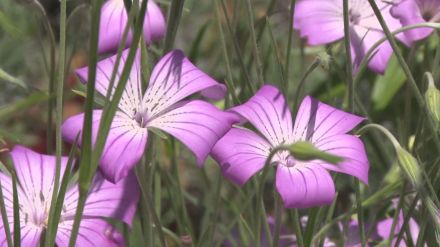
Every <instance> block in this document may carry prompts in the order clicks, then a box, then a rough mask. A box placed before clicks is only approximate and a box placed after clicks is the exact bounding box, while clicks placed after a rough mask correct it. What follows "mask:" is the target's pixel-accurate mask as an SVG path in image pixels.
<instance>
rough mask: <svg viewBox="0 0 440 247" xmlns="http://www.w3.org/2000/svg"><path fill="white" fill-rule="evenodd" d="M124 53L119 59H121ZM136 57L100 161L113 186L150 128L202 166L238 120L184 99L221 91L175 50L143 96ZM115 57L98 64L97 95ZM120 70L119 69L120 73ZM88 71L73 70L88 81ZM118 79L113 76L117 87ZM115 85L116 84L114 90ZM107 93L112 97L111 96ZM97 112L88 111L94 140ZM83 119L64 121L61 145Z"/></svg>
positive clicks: (128, 167) (212, 95) (163, 61)
mask: <svg viewBox="0 0 440 247" xmlns="http://www.w3.org/2000/svg"><path fill="white" fill-rule="evenodd" d="M127 54H128V50H126V51H124V52H123V54H122V60H123V61H125V58H126V56H127ZM139 57H140V56H137V57H136V60H135V63H134V65H133V67H132V70H131V74H130V77H129V79H128V82H127V85H126V88H125V91H124V93H123V95H122V98H121V100H120V102H119V108H118V110H117V111H116V115H115V117H114V119H113V122H112V125H111V129H110V132H109V135H108V137H107V141H106V144H105V147H104V151H103V154H102V156H101V160H100V166H101V170H102V172H103V174H104V175H105V177H106V178H107V179H108V180H110V181H112V182H118V181H119V180H120V179H121V178H123V177H125V176H126V174H127V173H128V172H129V171H130V170H131V169H132V168H133V167H134V165H135V164H136V163H137V162H138V161H139V160H140V159H141V157H142V155H143V154H144V151H145V147H146V144H147V136H148V130H149V129H153V128H155V129H160V130H162V131H164V132H167V133H169V134H171V135H173V136H174V137H176V138H177V139H179V140H180V141H181V142H183V143H184V144H185V145H186V146H187V147H188V148H189V149H191V150H192V151H193V152H194V153H195V155H196V157H197V164H198V165H199V166H201V165H202V164H203V163H204V161H205V159H206V158H207V156H208V154H209V152H210V151H211V149H212V147H213V146H214V145H215V143H216V142H217V140H218V139H220V138H221V137H222V136H223V135H224V134H225V133H226V132H227V131H228V130H229V129H230V128H231V126H232V124H233V123H234V122H235V121H236V120H237V118H236V116H235V115H234V114H231V113H227V112H223V111H221V110H219V109H218V108H217V107H215V106H214V105H212V104H210V103H208V102H205V101H202V100H183V99H184V98H186V97H188V96H190V95H192V94H194V93H196V92H199V91H202V92H201V93H202V95H204V96H206V97H209V98H212V99H220V98H222V97H223V96H224V94H225V91H226V87H225V86H224V85H222V84H219V83H218V82H216V81H215V80H213V79H212V78H211V77H209V76H208V75H207V74H205V73H204V72H202V71H201V70H199V69H198V68H197V67H196V66H194V65H193V64H192V63H191V62H190V61H189V60H188V59H187V58H186V57H185V56H184V54H183V52H181V51H178V50H174V51H171V52H169V53H168V54H167V55H165V56H164V57H163V58H162V59H161V60H160V61H159V62H158V64H157V65H156V66H155V67H154V69H153V71H152V74H151V77H150V81H149V84H148V88H147V89H146V92H145V94H144V95H143V96H142V89H141V75H140V73H141V69H140V59H139ZM115 59H116V56H113V57H110V58H107V59H104V60H102V61H100V62H99V63H98V70H97V78H96V90H97V91H98V92H99V93H101V94H103V95H106V93H107V90H108V86H109V83H110V82H109V81H110V77H111V74H112V70H113V67H114V62H115ZM122 68H123V66H119V68H118V69H119V73H120V72H121V71H122ZM87 70H88V69H87V68H82V69H79V70H78V71H77V74H78V76H79V77H80V79H81V80H82V81H83V82H86V81H87ZM118 79H119V77H118V76H117V78H116V82H117V81H118ZM116 85H117V83H115V85H114V88H115V87H116ZM114 88H113V90H112V93H113V91H114ZM101 114H102V111H101V110H95V111H94V112H93V126H92V128H93V139H94V140H95V139H96V135H97V133H98V128H99V123H100V119H101ZM83 118H84V114H80V115H76V116H73V117H71V118H69V119H67V120H66V121H65V123H64V124H63V126H62V132H63V136H64V138H65V140H67V141H70V142H73V140H74V139H75V137H76V135H77V133H78V132H80V131H81V129H82V124H83Z"/></svg>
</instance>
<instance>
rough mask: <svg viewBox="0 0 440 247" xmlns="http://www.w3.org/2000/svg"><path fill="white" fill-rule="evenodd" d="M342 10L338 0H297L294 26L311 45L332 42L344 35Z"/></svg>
mask: <svg viewBox="0 0 440 247" xmlns="http://www.w3.org/2000/svg"><path fill="white" fill-rule="evenodd" d="M342 12H343V10H342V2H341V1H338V0H303V1H297V4H296V5H295V15H294V22H293V23H294V27H295V29H297V30H299V32H300V35H301V37H302V38H307V43H308V44H309V45H323V44H328V43H332V42H334V41H337V40H339V39H342V38H343V37H344V22H343V18H342V16H343V15H342Z"/></svg>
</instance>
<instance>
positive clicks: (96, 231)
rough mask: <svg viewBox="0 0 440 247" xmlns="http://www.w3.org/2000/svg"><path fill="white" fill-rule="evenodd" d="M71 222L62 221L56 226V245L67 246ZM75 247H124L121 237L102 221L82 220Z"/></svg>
mask: <svg viewBox="0 0 440 247" xmlns="http://www.w3.org/2000/svg"><path fill="white" fill-rule="evenodd" d="M72 226H73V221H64V222H62V223H60V224H59V225H58V232H57V235H56V240H55V242H56V244H57V245H58V246H68V245H69V239H70V235H71V232H72ZM76 246H81V247H83V246H84V247H88V246H90V247H95V246H106V247H107V246H109V247H111V246H124V239H123V237H122V235H121V234H120V233H119V232H118V231H117V230H116V229H115V228H114V227H113V226H111V225H110V224H109V223H107V222H106V221H105V220H103V219H83V220H81V225H80V227H79V231H78V238H77V240H76Z"/></svg>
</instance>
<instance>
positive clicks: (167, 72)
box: [143, 50, 226, 117]
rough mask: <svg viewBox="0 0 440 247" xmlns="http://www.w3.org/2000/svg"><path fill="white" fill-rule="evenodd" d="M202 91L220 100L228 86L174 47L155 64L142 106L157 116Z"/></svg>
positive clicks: (149, 114) (148, 112) (151, 115)
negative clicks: (220, 82) (195, 64)
mask: <svg viewBox="0 0 440 247" xmlns="http://www.w3.org/2000/svg"><path fill="white" fill-rule="evenodd" d="M199 91H202V93H203V94H204V96H207V97H210V98H213V99H216V100H217V99H221V98H223V97H224V95H225V93H226V87H225V86H224V85H222V84H219V83H218V82H216V81H215V80H214V79H212V78H211V77H210V76H208V75H207V74H205V73H204V72H203V71H201V70H200V69H198V68H197V67H196V66H194V64H192V63H191V62H190V61H189V60H188V58H186V57H185V55H184V54H183V52H182V51H180V50H174V51H171V52H169V53H168V54H167V55H165V56H164V57H163V58H162V59H161V60H160V61H159V62H158V63H157V65H156V66H155V67H154V69H153V72H152V74H151V77H150V82H149V84H148V89H147V91H146V92H145V95H144V98H143V107H144V108H145V111H146V113H147V115H148V116H150V117H154V116H156V115H157V114H158V113H160V112H162V111H164V110H166V109H167V108H168V107H170V106H172V105H173V104H175V103H177V102H178V101H180V100H182V99H184V98H186V97H188V96H190V95H191V94H194V93H196V92H199Z"/></svg>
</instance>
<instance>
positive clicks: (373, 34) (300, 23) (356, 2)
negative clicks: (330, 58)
mask: <svg viewBox="0 0 440 247" xmlns="http://www.w3.org/2000/svg"><path fill="white" fill-rule="evenodd" d="M342 2H343V0H299V1H298V2H297V4H296V6H295V18H294V27H295V28H296V29H298V30H299V32H300V35H301V37H302V38H307V41H308V43H309V44H310V45H323V44H329V43H332V42H335V41H338V40H340V39H342V38H343V37H344V17H343V7H342ZM376 3H377V5H378V7H379V8H380V9H381V13H382V15H383V17H384V19H385V21H386V23H387V25H388V27H389V28H390V30H391V31H393V30H396V29H398V28H400V27H401V25H400V23H399V21H398V20H396V19H394V18H393V17H392V16H391V14H390V13H389V12H390V8H391V4H389V3H385V1H376ZM349 19H350V23H349V26H350V29H349V30H350V44H351V53H352V62H353V66H354V70H355V71H356V70H357V69H358V66H359V65H360V62H361V61H362V59H363V58H364V56H365V54H366V53H367V51H368V50H369V49H370V48H371V47H372V46H373V45H374V44H375V43H376V42H377V41H378V40H380V39H381V38H383V37H385V34H384V32H383V30H382V27H381V26H380V23H379V22H378V21H377V18H376V16H375V15H374V13H373V9H372V8H371V6H370V4H369V3H368V1H367V0H350V1H349ZM397 37H398V38H400V39H401V41H403V42H406V40H405V39H404V35H397ZM391 54H392V48H391V46H390V44H389V43H388V42H387V41H386V42H384V43H383V44H382V45H380V46H379V47H378V48H377V50H376V51H375V54H374V55H373V56H372V58H371V60H370V63H369V64H368V67H369V68H370V69H371V70H373V71H375V72H376V73H381V74H383V73H384V71H385V68H386V66H387V64H388V60H389V59H390V57H391Z"/></svg>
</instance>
